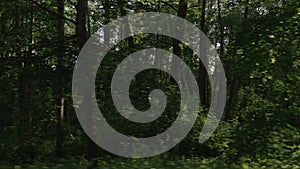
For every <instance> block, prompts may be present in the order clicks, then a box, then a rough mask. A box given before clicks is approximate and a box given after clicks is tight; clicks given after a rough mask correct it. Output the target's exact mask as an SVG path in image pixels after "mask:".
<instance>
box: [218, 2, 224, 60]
mask: <svg viewBox="0 0 300 169" xmlns="http://www.w3.org/2000/svg"><path fill="white" fill-rule="evenodd" d="M218 21H219V27H220V55H221V56H222V55H223V53H224V27H223V21H222V13H221V0H218Z"/></svg>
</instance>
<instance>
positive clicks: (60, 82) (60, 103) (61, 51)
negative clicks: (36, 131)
mask: <svg viewBox="0 0 300 169" xmlns="http://www.w3.org/2000/svg"><path fill="white" fill-rule="evenodd" d="M63 18H64V0H58V1H57V19H58V23H57V41H58V42H57V88H58V90H57V91H58V94H57V113H56V118H57V132H56V134H57V135H56V156H57V157H62V156H63V146H62V145H63V141H64V124H63V123H64V90H65V89H64V67H63V60H64V57H65V47H64V32H65V28H64V24H65V22H64V19H63Z"/></svg>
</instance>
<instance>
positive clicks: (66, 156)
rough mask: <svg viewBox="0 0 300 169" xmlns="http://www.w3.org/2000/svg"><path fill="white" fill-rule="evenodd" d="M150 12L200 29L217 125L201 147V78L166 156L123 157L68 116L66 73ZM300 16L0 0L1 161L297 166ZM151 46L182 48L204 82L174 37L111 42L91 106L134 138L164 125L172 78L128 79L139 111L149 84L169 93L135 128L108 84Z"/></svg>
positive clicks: (124, 0) (121, 1)
mask: <svg viewBox="0 0 300 169" xmlns="http://www.w3.org/2000/svg"><path fill="white" fill-rule="evenodd" d="M61 2H64V4H63V5H62V6H61V4H60V5H59V3H61ZM204 2H205V3H204ZM59 6H60V7H63V8H59ZM185 7H186V8H185ZM204 7H205V9H206V10H205V11H203V10H202V9H203V8H204ZM62 9H63V10H62ZM80 9H81V10H80ZM82 10H83V12H82ZM62 11H63V13H61V12H62ZM145 11H158V12H164V13H169V14H173V15H178V16H180V17H183V18H185V19H187V20H188V21H190V22H192V23H194V24H195V25H196V26H197V27H199V28H201V29H202V31H203V32H204V33H205V34H206V35H207V36H208V37H209V39H210V40H211V42H212V43H213V44H214V45H215V46H216V48H217V49H218V51H219V53H220V57H221V60H222V62H223V64H224V67H225V71H226V77H227V87H228V88H227V103H226V108H225V111H224V115H223V118H222V121H221V122H220V124H219V126H218V128H217V130H216V131H215V132H214V133H213V135H212V136H211V138H210V139H209V140H207V141H206V142H205V143H203V144H199V143H198V137H199V134H200V131H201V129H202V126H203V124H204V122H205V120H206V114H207V111H208V109H209V101H210V94H209V93H210V86H209V84H205V86H201V85H200V87H204V88H205V95H203V98H204V99H205V100H206V103H202V104H201V110H199V117H198V119H197V121H196V123H195V125H194V127H193V129H192V130H191V132H190V133H189V134H188V136H187V137H186V138H185V139H184V140H183V141H182V142H181V143H180V144H179V145H177V146H176V147H175V148H173V149H172V150H170V151H169V152H167V153H164V154H162V155H159V156H156V157H152V158H146V159H126V158H120V157H117V156H115V155H113V154H110V153H109V152H106V151H105V150H102V149H101V148H99V147H96V146H95V145H92V144H91V142H90V141H89V140H88V139H87V136H86V135H85V133H84V131H83V130H82V128H81V127H80V125H79V123H78V120H77V118H76V115H75V112H74V107H73V106H74V104H73V103H72V99H71V78H72V71H73V68H74V64H75V60H76V57H77V55H78V53H79V51H80V48H81V47H82V45H83V43H84V42H85V41H86V39H87V38H88V37H89V36H90V35H91V34H92V33H93V32H95V31H96V30H97V29H98V28H100V27H101V26H103V25H105V24H106V23H108V22H109V21H111V20H113V19H115V18H118V17H121V16H124V15H125V14H127V13H137V12H145ZM60 13H61V15H60ZM78 14H82V15H78ZM203 15H204V16H205V17H204V18H205V20H203V19H201V18H202V16H203ZM79 21H82V22H83V24H82V23H81V22H79ZM204 21H205V22H204ZM299 21H300V4H299V1H298V0H282V1H278V0H260V1H259V0H200V1H196V0H189V1H187V0H186V1H185V0H176V1H172V0H88V1H87V0H65V1H63V0H9V1H8V0H2V1H1V2H0V30H1V31H0V168H1V169H2V168H3V169H7V168H14V169H17V168H87V167H88V168H93V167H94V168H103V169H106V168H107V169H114V168H115V169H122V168H124V169H125V168H126V169H127V168H138V169H156V168H157V169H160V168H165V169H168V168H173V169H177V168H178V169H179V168H180V169H182V168H188V169H193V168H195V169H200V168H229V169H234V168H243V169H248V168H249V169H251V168H274V169H275V168H276V169H277V168H287V169H297V168H300V98H299V96H300V95H299V93H300V69H299V68H300V57H299V53H300V47H299V45H300V43H299V41H300V36H299V33H300V31H299V27H300V25H299ZM80 23H81V24H80ZM61 28H63V29H61ZM149 46H150V47H159V48H163V49H166V50H169V51H172V50H173V51H174V48H176V47H178V48H179V53H177V55H178V56H181V57H182V58H183V60H184V61H185V62H186V63H187V64H188V65H189V67H190V68H191V70H192V72H193V73H194V74H195V76H196V78H197V80H198V81H199V84H202V83H201V82H203V81H201V78H200V76H199V75H200V74H201V73H203V71H202V70H201V63H199V61H198V60H197V57H196V56H194V55H193V53H192V51H191V50H190V49H188V48H187V47H186V46H185V45H182V44H177V43H176V42H174V41H173V40H172V39H171V38H169V37H165V36H158V35H149V34H146V35H139V36H135V37H134V38H133V39H130V38H128V39H126V40H124V41H122V42H121V43H120V44H119V45H118V46H116V48H114V49H112V50H111V51H110V52H109V53H108V54H107V56H105V59H104V61H103V63H102V64H101V68H100V69H99V70H98V76H97V80H96V84H97V90H96V92H97V99H98V104H99V107H100V108H101V111H102V112H103V113H104V115H105V117H106V118H107V120H108V121H109V122H110V123H111V124H112V126H113V127H114V128H115V129H116V130H118V131H119V132H121V133H124V134H127V135H133V136H137V137H147V136H152V135H154V134H157V133H160V132H163V131H165V129H166V128H168V127H169V126H171V125H172V122H173V121H174V120H175V119H176V116H177V113H178V111H179V104H180V91H179V89H178V86H177V85H176V84H175V83H174V82H173V81H172V78H171V77H170V76H169V75H168V74H166V73H163V72H160V71H156V70H149V71H145V72H142V73H140V74H138V76H137V77H136V79H135V80H133V81H132V85H131V88H130V92H131V93H130V94H131V95H130V98H131V100H132V103H133V105H134V106H135V107H136V108H137V109H139V110H147V109H148V108H149V106H150V104H149V101H148V95H149V93H150V91H151V90H153V89H156V88H160V89H162V90H163V91H164V92H165V93H166V95H167V98H168V104H167V108H166V110H165V112H164V113H163V114H162V116H161V117H160V118H159V119H158V120H155V121H154V122H151V123H149V124H136V123H133V122H130V121H128V120H126V119H124V118H123V117H121V116H120V115H119V114H118V112H117V110H116V108H115V107H114V105H113V102H112V99H111V95H110V93H109V92H110V87H109V86H110V80H111V77H112V74H113V73H114V70H115V68H116V67H117V65H118V64H119V63H120V62H121V61H122V60H123V59H124V58H125V57H126V56H127V55H129V54H130V53H133V52H135V51H138V50H140V49H144V48H149ZM177 52H178V51H177ZM204 73H206V72H204ZM204 80H206V81H207V79H204ZM147 82H151V83H147ZM62 98H63V100H64V103H62V102H61V101H62ZM62 107H63V111H61V110H62V109H61V108H62ZM61 113H62V114H63V116H60V115H61ZM136 125H139V126H138V127H136Z"/></svg>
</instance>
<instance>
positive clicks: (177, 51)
mask: <svg viewBox="0 0 300 169" xmlns="http://www.w3.org/2000/svg"><path fill="white" fill-rule="evenodd" d="M186 15H187V2H186V1H185V0H180V2H179V8H178V12H177V16H178V17H181V18H183V19H185V18H186ZM175 29H176V27H175ZM183 34H184V33H182V34H181V35H183ZM180 44H181V42H180V41H178V40H177V39H173V54H174V55H177V56H178V57H181V59H182V49H181V48H180ZM171 66H172V67H171V69H173V70H174V69H178V68H179V67H180V65H179V63H178V62H176V61H174V59H173V61H172V65H171ZM179 76H181V75H180V74H179ZM174 150H175V151H176V149H174ZM177 151H178V154H179V155H183V153H184V152H183V148H182V146H181V145H180V144H179V145H178V150H177Z"/></svg>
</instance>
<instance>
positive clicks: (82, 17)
mask: <svg viewBox="0 0 300 169" xmlns="http://www.w3.org/2000/svg"><path fill="white" fill-rule="evenodd" d="M87 7H88V1H87V0H78V1H77V5H76V10H77V13H76V37H77V45H78V46H79V49H81V48H82V47H83V45H84V44H85V42H86V41H87V40H88V32H87V28H86V16H87V15H86V14H87ZM86 147H87V153H86V158H87V159H89V160H90V159H92V158H94V157H96V156H97V148H98V146H97V145H96V144H95V143H94V142H93V141H92V140H91V139H90V138H89V137H87V143H86Z"/></svg>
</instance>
